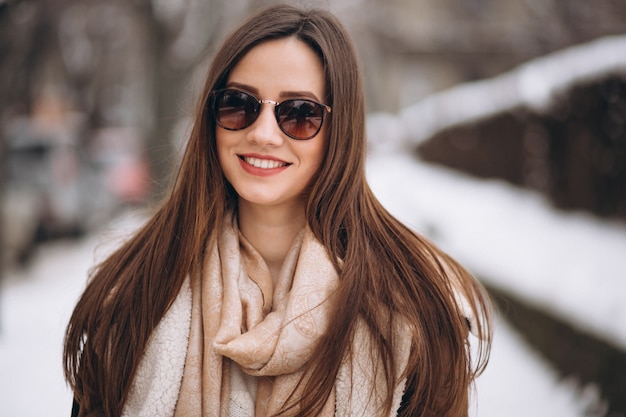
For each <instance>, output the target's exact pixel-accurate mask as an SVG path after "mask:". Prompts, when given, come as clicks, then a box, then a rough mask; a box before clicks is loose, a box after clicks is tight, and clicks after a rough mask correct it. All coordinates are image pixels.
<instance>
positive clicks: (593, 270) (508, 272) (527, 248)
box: [369, 153, 626, 348]
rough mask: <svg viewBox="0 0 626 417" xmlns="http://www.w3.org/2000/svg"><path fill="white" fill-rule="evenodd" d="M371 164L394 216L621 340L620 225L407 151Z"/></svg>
mask: <svg viewBox="0 0 626 417" xmlns="http://www.w3.org/2000/svg"><path fill="white" fill-rule="evenodd" d="M369 170H370V178H369V180H370V185H371V186H372V189H373V190H374V192H375V193H376V194H377V196H378V197H379V198H380V200H381V202H382V203H383V204H384V205H385V206H386V207H387V208H388V209H389V210H390V211H391V212H392V213H393V214H395V215H396V216H397V217H399V218H400V219H401V220H403V221H404V222H405V223H407V224H409V225H411V226H413V227H414V228H415V229H417V230H418V231H420V232H422V233H423V234H425V235H427V236H429V237H430V238H431V239H433V240H434V241H435V242H437V243H438V244H439V245H440V246H441V247H442V248H443V249H444V250H446V251H448V252H449V253H450V254H451V255H453V256H454V257H456V258H457V259H459V260H460V261H461V262H462V263H463V264H464V265H466V266H467V267H468V268H469V269H470V270H471V271H472V272H473V273H474V274H475V275H477V276H479V277H481V279H483V280H484V281H485V282H487V283H489V284H491V285H493V286H494V287H498V288H500V289H503V290H505V291H508V292H510V293H512V294H515V295H516V296H518V297H521V298H522V299H524V300H525V301H527V302H528V303H530V304H532V305H535V306H537V307H540V308H543V309H545V310H547V311H549V312H550V313H552V314H553V315H555V316H557V317H559V318H560V319H562V320H564V321H566V322H569V323H570V324H572V325H574V326H576V327H578V328H579V329H581V330H584V331H586V332H588V333H590V334H593V335H595V336H597V337H599V338H602V339H605V340H606V341H608V342H610V343H612V344H614V345H616V346H617V347H621V348H626V303H625V302H624V301H625V300H626V296H625V295H624V294H626V256H624V254H626V225H625V224H623V223H618V222H609V221H603V220H599V219H596V218H593V217H592V216H590V215H585V214H582V213H564V212H560V211H557V210H555V209H553V208H552V207H551V206H550V205H549V203H548V202H547V201H545V200H544V199H543V198H542V197H541V196H540V195H538V194H536V193H534V192H531V191H526V190H522V189H518V188H514V187H512V186H509V185H508V184H505V183H504V182H501V181H485V180H482V181H478V180H475V179H471V178H469V177H466V176H463V175H462V174H459V173H455V172H452V171H451V170H448V169H445V168H440V167H435V166H430V165H427V164H420V163H417V162H416V160H415V159H414V158H411V157H410V156H408V155H400V154H393V153H387V154H379V155H377V156H372V157H371V158H370V161H369ZM407 190H408V191H407Z"/></svg>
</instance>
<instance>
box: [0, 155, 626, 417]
mask: <svg viewBox="0 0 626 417" xmlns="http://www.w3.org/2000/svg"><path fill="white" fill-rule="evenodd" d="M369 178H370V182H371V184H372V188H373V189H374V191H375V192H376V193H377V195H379V197H380V199H381V201H383V203H384V204H385V205H386V206H387V207H388V208H389V209H390V210H391V211H392V212H393V213H395V214H396V215H397V216H398V217H400V218H401V219H403V220H404V221H406V222H407V223H408V224H410V225H412V226H413V227H415V228H416V229H418V230H420V231H422V232H423V233H425V234H427V235H429V236H431V237H432V238H433V239H434V240H436V241H437V242H439V243H440V244H441V245H442V246H443V247H444V248H445V249H447V250H448V251H450V252H451V253H453V254H454V255H455V256H457V257H459V258H460V259H461V260H462V261H463V262H465V263H466V264H467V265H468V266H469V267H470V268H471V269H474V270H475V271H478V272H479V273H480V274H481V275H483V274H484V275H485V276H488V277H490V278H492V279H494V280H497V281H494V284H495V285H500V286H503V287H506V288H507V289H511V290H514V291H519V292H522V293H523V294H524V295H525V296H527V297H529V298H533V299H537V300H543V299H545V298H549V300H550V301H554V302H553V303H552V304H553V305H554V306H555V311H556V312H562V313H563V314H567V315H571V317H572V318H575V320H576V321H580V322H581V323H588V324H589V325H590V326H591V325H595V324H596V323H595V322H589V321H585V319H584V317H582V316H591V317H593V316H594V315H595V316H597V317H596V318H593V319H590V320H597V321H598V322H599V323H600V324H601V325H602V327H601V328H602V329H606V331H609V329H611V328H619V327H620V326H623V323H625V322H626V321H624V320H615V318H616V315H617V314H623V307H622V306H620V305H619V302H618V301H619V298H621V297H622V296H621V294H624V291H623V289H624V285H626V284H625V283H624V282H622V283H621V284H619V283H618V282H617V281H619V280H618V279H617V277H618V276H619V274H620V273H623V272H624V271H625V270H626V269H625V268H624V265H623V262H624V261H619V259H617V260H616V259H613V258H619V257H618V256H617V253H618V252H610V251H611V250H613V249H610V247H612V246H616V247H617V249H615V250H616V251H617V250H623V249H619V248H623V247H624V246H620V245H625V243H624V241H625V240H626V233H624V230H623V229H619V227H618V228H617V229H616V228H615V227H613V225H611V227H608V226H607V225H605V224H603V223H598V222H597V221H594V220H592V219H587V218H584V217H583V216H563V215H556V214H554V213H552V212H551V211H550V210H549V208H548V207H547V206H546V205H545V204H544V203H543V202H541V201H540V200H539V199H538V198H537V197H536V196H534V195H532V194H527V193H521V192H519V191H518V190H515V191H513V190H512V189H511V188H509V187H507V186H505V185H503V184H500V183H491V182H477V181H475V180H472V179H469V178H466V177H463V176H461V175H458V174H452V173H450V172H448V171H446V170H442V169H439V168H434V167H431V166H426V165H421V164H417V163H416V162H415V161H414V160H411V159H409V158H408V157H406V156H400V155H379V156H373V157H371V158H370V161H369ZM550 213H552V214H550ZM131 224H132V222H131ZM110 227H113V228H118V227H126V226H120V225H119V224H116V225H114V226H110ZM616 230H617V231H616ZM562 234H564V235H562ZM113 236H117V237H112V235H110V234H106V235H103V234H99V235H98V236H89V237H87V238H84V239H82V240H79V241H66V242H56V243H52V244H48V245H46V246H44V247H42V248H41V249H40V250H39V252H38V253H37V256H36V260H35V263H34V264H33V265H32V266H31V267H30V268H29V269H28V270H27V271H24V272H13V273H10V274H9V275H8V276H7V277H6V278H5V281H4V283H3V286H2V291H1V292H0V323H1V325H0V326H1V327H0V416H2V417H40V416H49V417H55V416H67V415H69V410H70V405H71V394H70V392H69V390H68V389H67V387H66V385H65V383H64V381H63V376H62V367H61V349H62V337H63V331H64V326H65V324H66V323H67V321H68V319H69V315H70V313H71V309H72V307H73V305H74V303H75V301H76V299H77V297H78V296H79V294H80V291H81V290H82V288H83V286H84V281H85V277H86V274H87V270H88V269H89V267H90V266H91V265H92V264H93V262H94V257H95V258H96V259H100V258H101V257H102V253H105V252H106V250H107V249H106V247H107V246H106V244H105V245H102V246H99V242H100V243H101V242H104V243H107V242H110V241H111V240H113V241H116V240H115V239H118V238H119V234H114V235H113ZM555 239H562V241H561V240H559V241H558V242H556V241H555ZM578 239H580V241H578ZM584 242H592V244H589V245H587V244H584V245H583V243H584ZM566 243H567V247H566V248H563V251H562V252H558V251H557V249H559V248H560V247H561V246H562V245H565V244H566ZM109 245H110V243H109ZM583 246H584V248H585V249H584V250H583V249H582V247H583ZM97 248H98V249H97ZM567 248H569V251H568V250H567ZM555 251H557V252H555ZM606 251H609V252H606ZM94 253H95V254H94ZM622 253H624V252H622ZM548 254H552V255H551V256H549V255H548ZM565 255H567V256H565ZM572 262H574V263H575V265H572ZM620 262H622V263H620ZM587 264H589V265H588V266H586V267H584V266H585V265H587ZM581 265H582V266H581ZM592 265H593V266H594V268H593V270H590V268H591V266H592ZM581 268H582V271H580V269H581ZM585 271H586V272H593V273H594V274H593V278H594V280H595V282H596V283H599V282H604V284H602V285H595V286H591V287H590V286H589V284H587V283H586V282H587V281H586V279H585V273H584V272H585ZM620 271H621V272H620ZM539 272H541V273H542V275H541V277H543V278H541V277H537V276H536V274H538V273H539ZM524 273H527V274H528V275H524ZM563 277H565V278H563ZM527 281H531V283H527ZM535 281H536V282H535ZM546 281H547V282H546ZM622 281H623V280H622ZM565 284H567V286H566V287H565ZM616 285H621V289H620V288H616V287H615V286H616ZM604 286H608V287H610V288H611V289H612V291H607V290H606V289H605V288H604ZM576 289H578V290H576ZM620 291H621V292H620ZM545 292H547V294H545ZM579 292H581V294H582V295H584V296H586V297H587V298H586V299H582V298H580V297H582V295H581V294H579ZM542 297H543V298H542ZM577 297H578V298H577ZM568 300H569V301H568ZM539 302H542V303H543V301H539ZM570 304H571V305H574V306H575V307H576V308H575V309H574V310H575V311H570V310H569V308H570ZM607 305H608V306H607ZM597 310H601V312H603V313H604V314H612V316H610V317H606V316H604V317H603V316H601V313H599V312H597ZM579 315H580V316H581V317H578V316H579ZM611 317H612V319H610V318H611ZM620 323H622V324H620ZM611 326H612V327H611ZM618 330H619V329H618ZM622 330H623V329H622ZM599 333H602V334H604V330H600V331H599ZM618 333H620V332H618ZM623 335H624V332H623V331H622V332H621V336H620V337H619V338H618V339H619V340H622V341H623V340H624V339H623V338H622V336H623ZM574 385H575V384H574V383H573V382H568V381H561V380H559V378H558V376H557V375H556V373H555V372H554V371H553V370H552V369H551V368H550V367H549V365H547V364H546V363H544V362H543V361H542V360H541V359H540V358H539V357H538V356H537V355H536V354H535V352H533V351H532V350H531V349H530V348H529V347H528V346H527V345H526V344H525V343H524V342H523V340H522V339H521V337H520V336H519V335H518V334H516V333H515V331H514V330H512V329H511V328H509V327H508V326H507V324H506V323H505V322H503V321H501V320H498V322H497V327H496V335H495V341H494V345H493V351H492V357H491V360H490V363H489V366H488V367H487V371H486V372H485V374H483V375H482V376H481V377H480V379H479V381H478V383H477V394H476V397H475V400H474V404H473V406H472V416H476V417H492V416H493V417H496V416H497V417H501V416H507V417H529V416H532V417H559V416H563V417H577V416H581V417H582V416H584V415H585V409H586V408H587V406H588V405H589V403H590V401H592V400H593V399H594V398H595V395H596V394H595V392H594V391H593V389H588V390H586V391H584V392H583V393H582V395H581V392H580V391H578V390H577V388H575V387H574Z"/></svg>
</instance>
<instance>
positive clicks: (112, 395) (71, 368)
mask: <svg viewBox="0 0 626 417" xmlns="http://www.w3.org/2000/svg"><path fill="white" fill-rule="evenodd" d="M289 36H295V37H297V38H298V39H300V40H302V41H304V42H305V43H306V44H308V45H309V46H310V47H311V48H312V49H313V50H314V51H315V52H316V53H317V54H318V55H319V57H320V59H321V61H322V64H323V68H324V72H325V77H326V91H327V97H326V103H328V104H329V105H330V106H332V108H333V112H332V114H331V118H330V120H329V122H328V123H329V129H328V151H327V155H326V156H325V161H324V162H323V164H322V167H321V168H320V171H319V173H318V175H317V176H316V177H315V178H314V180H313V183H312V184H311V187H310V193H308V201H307V205H306V216H307V219H308V223H309V226H310V227H311V230H312V231H313V233H314V234H315V236H316V237H317V238H318V239H319V240H320V241H321V242H322V243H323V245H324V246H325V247H326V248H327V250H328V252H329V254H330V258H331V259H340V260H341V264H340V263H339V261H337V264H336V265H335V267H336V268H337V270H338V271H339V274H340V282H341V284H340V288H339V290H338V293H337V296H338V297H339V299H340V300H341V302H340V303H338V305H337V308H336V311H335V315H334V318H333V320H332V324H331V326H330V328H329V329H328V332H327V334H326V335H325V336H324V339H323V340H322V342H321V343H320V345H319V347H318V352H317V353H318V355H317V356H316V357H318V358H324V360H323V361H322V360H319V361H312V363H311V364H310V365H309V367H310V372H311V373H310V375H312V377H311V378H310V379H309V380H308V381H307V382H306V384H307V387H306V389H305V390H303V391H302V392H304V396H303V397H302V398H298V399H297V403H298V404H297V407H298V408H297V409H299V410H300V411H299V414H298V415H301V416H315V415H318V414H319V411H320V410H321V407H322V406H323V405H324V403H325V401H326V399H327V398H328V396H329V395H330V393H331V391H332V389H333V384H334V381H335V378H333V376H335V375H337V372H338V370H339V366H340V364H341V361H342V360H343V359H344V358H345V357H346V355H350V346H351V340H352V337H353V333H354V332H353V330H354V326H355V318H356V317H360V318H362V319H363V320H364V322H365V323H366V325H367V327H368V329H369V331H370V332H371V335H372V336H373V340H375V341H376V343H375V352H374V354H376V355H377V356H378V357H379V358H381V360H382V361H383V364H384V369H385V379H384V381H386V384H387V388H388V389H387V392H389V393H392V392H393V388H394V387H395V386H396V384H397V383H398V382H399V381H397V380H396V378H395V375H396V372H397V370H396V369H395V365H394V360H393V359H394V358H393V355H392V352H393V344H394V337H393V334H392V331H391V329H392V328H393V327H394V326H393V325H392V323H393V322H395V320H397V319H398V317H402V318H403V319H404V320H406V322H407V323H410V326H409V328H407V329H406V331H407V332H410V334H411V339H412V355H411V358H410V360H409V366H408V368H407V370H406V371H405V373H404V375H403V376H404V377H406V378H407V393H410V395H406V401H404V405H403V408H402V410H401V412H402V415H406V416H461V415H466V413H467V396H468V388H469V386H470V384H471V382H472V381H473V379H474V377H475V375H476V374H477V373H479V372H480V371H481V370H482V369H483V367H484V365H485V364H486V360H487V357H488V352H489V347H490V337H491V336H490V335H491V331H490V323H489V318H488V311H489V302H488V298H487V296H486V295H485V293H484V291H483V289H482V287H481V286H480V285H479V284H478V283H477V282H476V281H475V280H474V279H473V278H472V277H471V275H470V274H469V273H468V272H467V271H466V270H465V269H463V268H462V267H460V266H459V265H458V264H457V263H456V262H454V261H453V260H452V259H450V258H449V257H447V256H446V255H445V254H444V253H442V252H441V251H439V250H438V249H437V248H436V247H435V246H433V245H432V244H430V243H429V242H428V241H427V240H426V239H424V238H423V237H420V236H418V235H417V234H415V233H414V232H412V231H411V230H409V229H408V228H406V227H405V226H404V225H402V224H401V223H400V222H398V221H397V220H396V219H395V218H394V217H392V216H391V215H390V214H389V213H388V212H387V211H386V210H385V209H384V208H383V207H382V206H381V204H380V203H379V202H378V201H377V200H376V198H375V197H374V195H373V194H372V192H371V190H370V189H369V187H368V185H367V183H366V180H365V145H366V134H365V104H364V97H363V87H362V85H361V75H360V70H359V67H358V60H357V58H356V55H355V51H354V47H353V45H352V42H351V40H350V39H349V36H348V35H347V33H346V31H345V29H344V28H343V27H342V25H341V24H340V23H339V22H338V21H337V20H336V19H335V18H334V17H333V16H332V15H331V14H330V13H328V12H325V11H321V10H308V11H305V10H300V9H297V8H294V7H291V6H273V7H270V8H269V9H265V10H264V11H261V12H260V13H258V14H257V15H255V16H253V17H251V18H250V19H249V20H247V21H246V22H245V23H244V24H243V25H241V26H240V27H239V28H238V29H237V30H236V31H234V32H233V33H232V34H231V35H230V36H229V37H228V38H227V39H226V40H225V42H224V43H223V46H222V47H221V48H220V49H219V50H218V51H217V53H216V55H215V57H214V59H213V62H212V65H211V67H210V68H209V72H208V76H207V79H206V83H205V85H204V88H203V90H202V94H201V96H200V100H199V104H198V107H197V110H196V117H195V123H194V126H193V129H192V132H191V135H190V138H189V142H188V145H187V148H186V151H185V154H184V156H183V160H182V163H181V166H180V169H179V171H178V175H177V177H176V181H175V183H174V186H173V188H172V191H171V194H170V195H169V197H168V198H167V199H166V200H165V201H164V202H163V204H162V206H161V207H160V209H159V210H158V211H157V212H156V213H155V214H154V216H153V217H152V218H151V219H150V220H149V221H148V222H147V224H146V225H145V226H143V227H142V228H141V229H140V230H139V231H138V232H137V233H136V234H135V235H134V236H133V237H132V238H131V239H130V240H129V241H127V242H126V243H125V244H124V245H122V246H121V247H120V248H119V249H118V250H117V251H116V252H115V253H113V254H112V255H111V256H110V257H109V258H107V259H106V260H105V261H104V262H102V263H101V264H100V265H99V266H98V267H97V269H96V270H95V272H94V273H93V274H92V276H91V279H90V281H89V284H88V286H87V288H86V289H85V292H84V293H83V295H82V297H81V298H80V300H79V301H78V304H77V305H76V308H75V310H74V312H73V314H72V317H71V319H70V322H69V325H68V327H67V331H66V335H65V349H64V365H65V375H66V379H67V380H68V382H69V384H70V386H71V388H72V389H73V391H74V395H75V399H76V401H77V402H78V403H79V404H80V406H81V409H82V410H84V411H90V410H93V411H96V410H98V412H99V413H102V414H103V415H105V416H118V415H120V414H121V412H122V408H123V404H124V402H125V400H126V397H127V394H128V391H129V387H130V382H131V381H132V378H133V376H134V373H135V370H136V368H137V365H138V362H139V360H140V358H141V356H142V354H143V351H144V349H145V346H146V343H147V340H148V338H149V336H150V334H151V332H152V330H153V329H154V328H155V326H156V325H157V324H158V322H159V320H160V319H161V318H162V317H163V315H164V314H165V312H166V311H167V309H168V307H169V306H170V304H171V303H172V302H173V300H174V298H175V297H176V295H177V294H178V292H179V290H180V288H181V286H182V283H183V281H184V279H185V277H186V276H187V275H188V274H191V273H197V272H198V268H199V267H200V265H202V262H201V258H202V255H203V253H204V252H205V250H206V248H207V247H208V246H209V245H211V244H212V243H213V242H214V239H215V233H216V231H218V230H219V227H220V225H221V224H222V222H223V220H224V217H225V215H226V213H227V212H229V211H231V210H236V205H237V195H236V193H235V192H234V190H233V189H232V187H231V186H230V185H229V184H228V183H227V181H226V180H225V178H224V176H223V173H222V170H221V168H220V165H219V162H218V159H217V152H216V145H215V122H214V120H213V119H212V117H209V107H210V106H209V105H208V104H207V103H208V100H209V96H210V92H211V91H212V90H214V89H218V88H222V87H224V85H225V83H226V82H227V78H228V76H229V74H230V71H231V70H232V68H233V67H234V66H235V65H236V63H237V62H238V61H239V60H240V59H241V58H242V57H243V56H244V55H245V54H246V53H247V52H248V51H249V50H250V49H251V48H253V47H254V46H256V45H258V44H259V43H261V42H264V41H266V40H270V39H278V38H284V37H289ZM455 294H457V295H458V294H460V295H461V296H463V297H464V298H465V299H466V300H467V301H468V302H469V304H470V306H471V309H472V312H473V314H474V315H475V316H476V317H478V318H479V319H478V329H477V331H478V335H479V338H478V339H477V341H478V347H477V348H476V349H472V351H475V352H478V359H473V358H471V357H470V351H469V349H468V346H467V333H468V331H467V330H468V325H467V322H466V320H465V318H464V317H463V314H462V312H461V311H460V309H459V307H458V305H457V303H456V301H455ZM329 376H330V377H329ZM386 406H387V409H388V410H387V411H390V409H391V407H392V398H391V397H390V398H388V400H387V403H386ZM289 407H295V403H294V402H292V403H290V404H287V405H286V408H289Z"/></svg>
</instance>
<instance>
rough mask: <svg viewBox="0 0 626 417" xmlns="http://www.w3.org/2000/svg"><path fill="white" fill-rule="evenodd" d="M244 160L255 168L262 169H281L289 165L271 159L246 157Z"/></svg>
mask: <svg viewBox="0 0 626 417" xmlns="http://www.w3.org/2000/svg"><path fill="white" fill-rule="evenodd" d="M244 159H245V161H246V163H248V164H250V165H252V166H253V167H257V168H262V169H272V168H279V167H282V166H285V165H287V164H286V163H284V162H279V161H272V160H270V159H259V158H251V157H248V156H246V157H245V158H244Z"/></svg>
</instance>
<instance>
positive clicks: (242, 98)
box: [211, 89, 331, 140]
mask: <svg viewBox="0 0 626 417" xmlns="http://www.w3.org/2000/svg"><path fill="white" fill-rule="evenodd" d="M211 96H212V111H213V116H214V117H215V121H216V122H217V124H218V126H220V127H221V128H223V129H226V130H242V129H245V128H247V127H248V126H250V125H252V124H253V123H254V122H255V121H256V119H257V118H258V117H259V113H260V112H261V105H262V104H272V105H274V114H275V116H276V122H277V123H278V127H279V128H280V130H282V131H283V133H284V134H285V135H287V136H289V137H290V138H292V139H296V140H307V139H312V138H314V137H315V135H317V134H318V133H319V131H320V129H321V128H322V124H323V123H324V116H325V115H326V113H330V112H331V108H330V106H327V105H325V104H322V103H318V102H316V101H313V100H309V99H305V98H296V99H289V100H285V101H281V102H280V103H279V102H277V101H273V100H259V99H258V98H256V97H255V96H253V95H252V94H248V93H245V92H243V91H239V90H233V89H224V90H215V91H213V92H212V93H211Z"/></svg>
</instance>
